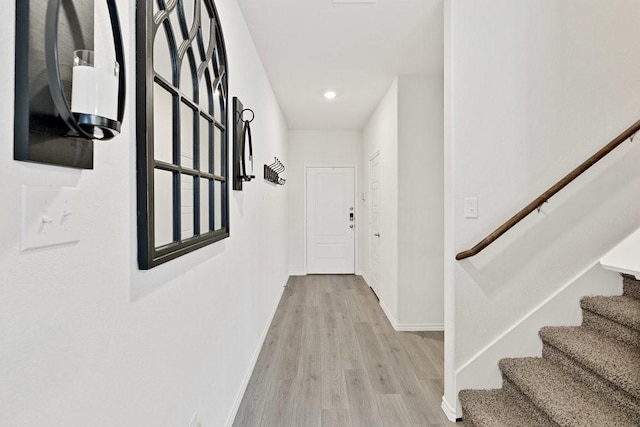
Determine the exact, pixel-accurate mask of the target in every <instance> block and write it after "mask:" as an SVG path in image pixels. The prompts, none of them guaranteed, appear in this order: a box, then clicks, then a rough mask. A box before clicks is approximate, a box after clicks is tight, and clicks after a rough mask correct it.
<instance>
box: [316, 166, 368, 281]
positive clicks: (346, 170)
mask: <svg viewBox="0 0 640 427" xmlns="http://www.w3.org/2000/svg"><path fill="white" fill-rule="evenodd" d="M306 190H307V191H306V193H307V273H309V274H354V273H355V231H356V229H355V226H356V221H355V219H356V216H355V215H356V212H355V207H356V205H355V169H354V168H352V167H335V168H312V167H309V168H307V189H306Z"/></svg>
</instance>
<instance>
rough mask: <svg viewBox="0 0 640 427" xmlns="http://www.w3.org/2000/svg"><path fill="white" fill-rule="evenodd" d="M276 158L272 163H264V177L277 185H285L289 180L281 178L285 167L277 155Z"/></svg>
mask: <svg viewBox="0 0 640 427" xmlns="http://www.w3.org/2000/svg"><path fill="white" fill-rule="evenodd" d="M274 160H275V161H274V162H273V163H271V164H270V165H264V179H266V180H267V181H269V182H273V183H274V184H277V185H284V184H285V183H286V182H287V180H286V179H284V178H280V174H281V173H282V172H284V170H285V167H284V165H283V164H282V162H281V161H280V160H279V159H278V158H277V157H274Z"/></svg>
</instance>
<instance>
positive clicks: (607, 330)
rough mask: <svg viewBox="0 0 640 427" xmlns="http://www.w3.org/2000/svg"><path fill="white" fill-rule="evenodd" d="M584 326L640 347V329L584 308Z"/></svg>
mask: <svg viewBox="0 0 640 427" xmlns="http://www.w3.org/2000/svg"><path fill="white" fill-rule="evenodd" d="M582 326H586V327H587V328H590V329H593V330H594V331H597V332H599V333H601V334H602V335H604V336H606V337H608V338H612V339H614V340H618V341H620V342H622V343H624V344H626V345H629V346H631V347H635V348H637V349H640V331H636V330H635V329H631V328H629V327H628V326H625V325H622V324H620V323H618V322H616V321H614V320H611V319H608V318H606V317H603V316H600V315H599V314H596V313H592V312H591V311H589V310H582Z"/></svg>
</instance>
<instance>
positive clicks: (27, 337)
mask: <svg viewBox="0 0 640 427" xmlns="http://www.w3.org/2000/svg"><path fill="white" fill-rule="evenodd" d="M118 3H119V6H120V16H121V19H122V21H123V25H124V28H125V37H126V48H127V57H128V64H127V65H128V70H129V81H128V87H129V89H130V90H129V96H128V106H127V121H126V123H125V125H124V129H123V132H122V135H121V136H119V137H118V138H116V139H114V140H113V141H111V142H108V143H98V144H97V146H96V153H95V169H94V170H92V171H77V170H71V169H66V168H59V167H52V166H44V165H37V164H27V163H21V162H16V161H13V160H12V158H13V147H12V143H11V139H12V129H13V87H14V84H13V81H14V69H13V58H14V38H13V33H14V25H15V24H14V20H15V18H14V3H12V2H9V3H7V5H6V8H5V13H4V14H3V16H2V17H0V23H1V24H2V28H4V37H2V38H1V39H0V55H2V57H3V58H4V60H5V67H3V68H2V69H0V87H1V92H2V93H4V94H5V95H6V96H5V97H3V100H2V101H0V113H1V114H0V125H1V126H2V128H3V129H5V143H4V144H2V145H1V146H0V180H1V181H2V182H3V185H2V186H0V200H2V208H0V224H2V225H1V227H0V325H2V327H1V328H0V360H2V363H1V364H0V378H2V381H1V382H0V408H1V409H0V419H1V420H2V421H1V422H0V423H1V424H3V425H28V426H50V425H92V426H114V425H122V426H131V425H157V426H176V425H187V424H188V422H189V420H190V419H191V417H192V416H193V414H194V412H195V411H198V413H199V417H200V419H201V421H202V425H203V426H221V425H225V423H226V422H227V421H228V419H229V417H230V416H231V415H232V413H233V410H234V408H235V405H237V404H238V403H239V401H238V398H239V397H240V393H241V391H242V386H243V384H244V381H246V380H247V379H248V375H249V374H250V371H249V370H250V368H251V367H252V361H253V357H254V356H255V354H256V351H257V350H258V349H259V346H260V344H261V337H262V334H263V332H264V330H265V328H266V327H267V326H268V323H269V317H270V315H271V313H272V312H273V309H274V308H275V305H276V304H277V302H278V300H279V297H280V295H281V292H282V286H283V285H284V284H285V281H286V279H287V263H288V261H287V253H288V248H287V230H288V227H287V209H286V206H287V191H288V190H287V187H286V186H285V187H278V188H274V187H271V186H269V185H268V184H266V183H265V182H264V181H263V180H260V179H259V180H257V181H255V182H252V183H249V184H247V185H246V190H245V191H244V192H242V193H239V192H233V194H232V196H231V199H230V205H231V238H229V239H226V240H224V241H221V242H218V243H216V244H213V245H211V246H208V247H206V248H204V249H201V250H198V251H196V252H194V253H192V254H189V255H187V256H184V257H181V258H179V259H177V260H174V261H171V262H169V263H167V264H164V265H162V266H160V267H157V268H155V269H153V270H150V271H147V272H143V271H139V270H138V269H137V263H136V250H137V249H136V247H137V245H136V237H135V236H136V234H135V233H136V226H135V223H136V205H135V191H136V184H135V138H134V135H135V122H134V117H135V108H134V102H133V101H134V93H135V92H134V88H135V85H134V80H133V78H132V76H133V75H134V70H133V67H134V65H135V52H134V51H133V46H134V22H133V21H134V16H135V4H134V2H128V1H124V0H121V1H119V2H118ZM216 4H217V6H218V11H219V13H220V16H221V19H222V25H223V30H224V33H225V39H226V42H227V49H228V54H229V70H230V77H231V78H230V88H229V89H230V94H231V95H232V96H233V95H236V96H239V97H240V98H241V99H242V101H243V102H244V104H245V106H247V107H249V108H252V109H254V111H255V112H256V120H255V121H254V123H253V126H252V127H253V134H254V140H255V148H256V153H255V156H256V164H262V162H264V161H267V160H268V159H269V158H270V157H271V156H274V155H276V156H278V157H280V158H281V159H282V160H283V162H285V163H287V137H288V135H287V129H286V124H285V123H284V120H283V118H282V115H281V114H280V110H279V107H278V105H277V103H276V100H275V97H274V95H273V93H272V90H271V88H270V85H269V82H268V80H267V78H266V76H265V73H264V71H263V68H262V66H261V64H260V61H259V59H258V55H257V53H256V52H255V49H254V46H253V43H252V40H251V37H250V35H249V32H248V31H247V28H246V26H245V23H244V20H243V18H242V16H241V14H240V10H239V8H238V6H237V4H236V2H235V0H217V1H216ZM23 184H27V185H52V186H72V187H77V188H79V189H80V190H79V191H80V197H79V200H80V201H79V204H78V206H77V209H76V210H75V213H74V215H76V216H77V217H78V220H79V224H78V227H79V230H80V234H81V241H80V242H79V243H78V244H76V245H71V246H66V247H59V248H51V249H46V250H40V251H33V252H29V253H21V252H20V251H19V240H20V217H21V213H20V205H21V185H23Z"/></svg>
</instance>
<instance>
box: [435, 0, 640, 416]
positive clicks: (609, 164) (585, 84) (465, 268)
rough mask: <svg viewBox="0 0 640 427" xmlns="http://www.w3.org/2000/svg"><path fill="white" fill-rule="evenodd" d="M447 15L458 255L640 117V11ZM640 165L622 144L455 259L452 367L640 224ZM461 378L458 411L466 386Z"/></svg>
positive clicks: (485, 4)
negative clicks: (472, 205)
mask: <svg viewBox="0 0 640 427" xmlns="http://www.w3.org/2000/svg"><path fill="white" fill-rule="evenodd" d="M447 8H450V16H449V19H450V22H448V23H447V26H448V27H449V34H448V35H447V36H446V39H447V40H448V43H447V45H448V44H449V43H450V47H449V48H448V49H450V50H449V54H450V58H449V59H448V61H447V63H448V65H447V68H448V76H447V82H448V83H450V84H447V87H448V88H449V89H448V96H449V99H448V100H447V111H448V116H449V118H448V119H447V123H448V126H449V127H450V129H448V130H447V132H446V133H447V141H446V145H447V147H446V148H445V150H446V153H447V155H448V158H447V159H445V162H447V163H448V164H450V169H449V172H450V173H448V174H447V179H448V182H447V183H446V188H449V189H451V190H450V191H448V193H447V194H448V198H447V199H446V200H445V206H449V205H450V204H453V213H452V214H453V219H452V229H451V230H452V232H451V233H448V234H447V239H448V242H445V247H453V249H454V251H455V252H459V251H462V250H465V249H468V248H469V247H471V246H472V245H473V244H475V243H477V241H479V240H480V239H482V238H483V237H484V236H485V235H487V234H488V233H490V232H491V231H493V230H494V229H495V228H496V227H497V226H499V225H500V224H501V223H502V222H503V221H505V220H506V219H507V218H509V217H510V216H511V215H513V214H514V213H515V212H517V211H518V210H519V209H520V208H522V207H523V206H524V205H525V204H527V203H528V202H530V201H531V200H533V199H534V198H535V197H537V196H538V195H539V194H541V193H542V192H543V191H544V190H546V189H547V188H548V187H549V186H551V185H552V184H554V183H555V182H556V181H557V180H558V179H560V178H561V177H563V176H564V175H565V174H566V173H568V172H569V171H570V170H572V169H573V168H574V167H575V166H577V165H578V164H579V163H580V162H582V161H583V160H585V159H586V158H587V157H589V156H590V155H591V154H593V153H594V152H595V151H597V150H598V149H599V148H600V147H602V146H603V145H604V144H606V143H607V142H608V141H609V140H611V139H612V138H613V137H615V136H616V135H618V134H619V133H620V132H621V131H622V130H624V129H625V128H627V127H628V126H630V125H631V124H632V123H633V122H635V121H636V120H637V119H638V117H640V104H638V97H637V94H638V93H639V92H640V80H639V79H638V78H637V76H638V75H639V74H640V56H638V55H637V53H636V52H635V50H634V48H633V43H632V42H630V41H631V40H636V39H637V38H638V36H639V35H640V34H639V33H640V25H639V24H640V21H639V18H638V17H639V16H640V13H639V12H640V5H639V4H638V3H637V2H635V1H633V0H623V1H619V2H615V3H606V4H605V3H603V2H600V1H597V0H587V1H584V0H580V1H579V0H569V1H563V2H552V1H548V2H539V1H533V0H526V1H524V0H523V1H518V2H513V1H508V0H479V1H478V0H474V1H470V0H462V1H456V2H452V4H449V5H447ZM639 160H640V147H639V146H638V145H637V144H630V143H625V144H624V145H623V146H621V147H620V148H618V149H617V150H616V151H615V152H614V153H613V154H611V155H610V156H608V157H607V158H606V159H605V160H603V161H602V162H601V163H599V164H598V165H596V166H595V167H594V169H593V170H591V171H589V172H587V173H586V174H585V175H584V176H582V177H581V178H579V179H578V180H577V181H575V182H574V183H573V184H571V185H570V186H569V187H567V188H566V189H565V190H563V191H562V193H561V194H559V195H558V196H556V197H554V198H553V199H551V200H550V202H549V204H548V205H545V207H544V210H543V212H542V213H541V214H537V213H534V214H532V215H530V217H528V218H527V219H526V220H525V221H523V222H522V223H521V224H519V225H518V226H516V227H515V228H514V229H513V230H511V231H509V232H508V234H507V235H505V236H503V237H502V238H500V239H498V241H496V243H495V244H494V245H493V246H491V247H490V248H488V249H486V250H485V251H484V252H483V253H482V254H480V255H478V256H476V257H474V258H471V259H470V260H466V261H462V262H455V261H454V260H453V257H452V256H451V254H449V253H447V258H446V260H445V262H446V263H447V264H446V265H445V270H446V271H447V272H451V274H449V273H447V276H446V277H447V287H448V288H449V289H451V287H454V289H455V302H454V303H453V304H454V307H451V306H448V307H447V311H448V312H450V310H455V320H454V322H455V343H456V344H455V349H451V347H450V346H447V354H446V356H445V359H446V360H447V361H451V360H454V361H455V362H454V364H455V367H456V368H459V367H461V366H462V365H463V364H464V363H465V362H466V361H468V360H470V359H471V358H472V357H474V356H475V355H477V353H478V352H479V351H481V350H482V349H483V348H484V347H485V346H486V345H487V344H488V343H490V342H491V341H492V340H494V339H495V338H496V337H498V336H500V334H501V333H503V332H504V331H506V330H507V329H508V328H509V327H510V326H512V325H514V324H515V323H516V322H517V321H518V319H519V318H520V317H521V316H523V315H524V314H525V313H527V312H530V311H531V310H532V309H533V308H534V307H536V306H537V305H538V304H540V303H541V302H542V301H544V300H545V299H546V298H548V297H549V296H550V295H552V294H553V293H554V292H556V291H557V290H558V289H559V288H560V287H562V286H565V285H566V284H567V283H569V282H570V281H571V280H572V279H573V278H574V277H576V275H578V274H579V273H580V272H581V271H583V270H584V269H585V268H586V267H588V266H589V265H592V264H593V263H594V262H595V261H596V260H597V259H599V257H600V256H602V255H603V254H604V253H605V252H606V251H607V250H608V249H610V248H611V247H612V246H613V245H614V244H615V243H616V242H618V241H620V240H621V239H622V238H623V237H624V236H626V235H628V234H630V233H631V231H632V230H634V229H636V228H637V227H638V225H640V217H638V215H637V212H638V210H639V208H640V204H639V203H640V201H639V199H638V197H637V194H638V193H639V191H640V175H638V173H637V164H638V161H639ZM465 197H478V199H479V213H480V217H479V218H478V219H475V220H471V219H467V220H465V219H464V218H463V209H462V204H463V199H464V198H465ZM450 302H451V301H450ZM448 338H449V337H448ZM522 339H523V340H524V339H528V340H537V339H538V338H537V336H535V334H534V335H533V336H530V337H522ZM452 351H453V352H454V353H455V354H454V355H453V356H452V355H451V352H452ZM496 362H497V360H496ZM452 368H453V367H452V366H451V363H449V365H448V366H447V368H446V370H447V376H448V378H447V379H446V381H445V384H446V385H447V388H446V391H445V397H446V400H447V402H448V404H449V405H450V406H454V405H455V393H456V390H457V388H459V386H458V387H456V386H455V384H454V379H452V378H451V376H452V375H454V374H453V370H452ZM454 409H455V408H454Z"/></svg>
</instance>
